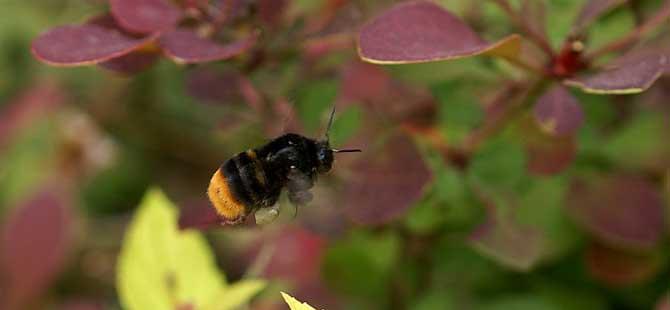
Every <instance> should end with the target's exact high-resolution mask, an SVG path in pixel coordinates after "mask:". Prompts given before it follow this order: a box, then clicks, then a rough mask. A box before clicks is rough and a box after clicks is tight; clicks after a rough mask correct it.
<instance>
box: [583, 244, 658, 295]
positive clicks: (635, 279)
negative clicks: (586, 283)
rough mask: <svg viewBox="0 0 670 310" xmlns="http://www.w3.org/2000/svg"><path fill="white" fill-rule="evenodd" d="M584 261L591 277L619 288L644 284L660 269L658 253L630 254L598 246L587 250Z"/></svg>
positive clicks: (592, 246) (594, 245)
mask: <svg viewBox="0 0 670 310" xmlns="http://www.w3.org/2000/svg"><path fill="white" fill-rule="evenodd" d="M584 259H585V260H586V266H587V268H588V271H589V273H590V274H591V276H592V277H594V278H596V279H598V280H600V281H602V282H603V283H606V284H609V285H612V286H619V287H620V286H631V285H635V284H640V283H644V282H646V281H648V280H650V279H651V278H653V277H654V276H655V275H656V274H658V272H659V271H660V268H661V267H662V258H661V257H660V255H658V253H655V252H652V253H630V252H625V251H621V250H616V249H612V248H608V247H605V246H602V245H598V244H592V245H590V246H589V247H588V248H587V250H586V256H585V258H584Z"/></svg>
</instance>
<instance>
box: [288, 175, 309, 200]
mask: <svg viewBox="0 0 670 310" xmlns="http://www.w3.org/2000/svg"><path fill="white" fill-rule="evenodd" d="M313 186H314V178H313V177H312V176H309V175H306V174H304V173H302V172H300V171H299V170H297V169H292V170H291V171H290V172H289V174H288V182H287V183H286V188H287V189H288V199H289V201H291V203H292V204H294V205H296V206H302V205H305V204H307V203H309V202H310V201H312V198H314V195H312V193H311V192H310V191H309V189H311V188H312V187H313Z"/></svg>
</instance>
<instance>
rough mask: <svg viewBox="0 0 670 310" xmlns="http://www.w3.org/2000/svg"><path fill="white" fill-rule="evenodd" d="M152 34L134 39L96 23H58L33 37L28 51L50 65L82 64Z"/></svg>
mask: <svg viewBox="0 0 670 310" xmlns="http://www.w3.org/2000/svg"><path fill="white" fill-rule="evenodd" d="M155 38H156V36H149V37H145V38H140V39H136V38H132V37H129V36H126V35H123V34H121V33H119V32H118V31H114V30H111V29H109V28H105V27H101V26H98V25H81V26H61V27H57V28H54V29H52V30H50V31H48V32H46V33H44V34H42V35H40V36H39V37H38V38H37V39H35V40H34V41H33V44H32V52H33V54H34V55H35V57H36V58H37V59H38V60H40V61H42V62H45V63H47V64H51V65H54V66H82V65H90V64H96V63H99V62H103V61H107V60H110V59H112V58H116V57H120V56H123V55H126V54H128V53H130V52H132V51H133V50H136V49H138V48H140V47H142V46H144V45H146V44H148V43H149V42H151V41H152V40H154V39H155Z"/></svg>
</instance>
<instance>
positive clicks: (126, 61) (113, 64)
mask: <svg viewBox="0 0 670 310" xmlns="http://www.w3.org/2000/svg"><path fill="white" fill-rule="evenodd" d="M159 57H160V54H159V53H158V52H155V51H135V52H132V53H130V54H126V55H123V56H121V57H117V58H114V59H111V60H108V61H105V62H102V63H100V64H99V66H101V67H103V68H105V69H107V70H111V71H114V72H117V73H122V74H135V73H139V72H142V71H144V70H146V69H148V68H149V67H151V65H153V64H154V63H156V61H158V59H159Z"/></svg>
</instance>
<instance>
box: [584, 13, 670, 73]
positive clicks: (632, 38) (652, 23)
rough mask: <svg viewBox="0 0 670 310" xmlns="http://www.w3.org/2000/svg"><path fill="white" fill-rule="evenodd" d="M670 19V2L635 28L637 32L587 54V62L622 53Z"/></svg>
mask: <svg viewBox="0 0 670 310" xmlns="http://www.w3.org/2000/svg"><path fill="white" fill-rule="evenodd" d="M669 17H670V0H667V1H665V3H664V4H663V7H662V8H661V9H660V10H659V12H658V13H656V15H654V16H653V17H651V18H650V19H649V20H647V21H646V22H645V23H644V24H642V25H640V26H639V27H637V28H635V30H633V31H631V32H629V33H628V34H627V35H625V36H624V37H622V38H619V39H617V40H615V41H613V42H610V43H609V44H605V45H604V46H602V47H600V48H598V49H596V50H594V51H592V52H590V53H587V54H586V55H585V56H584V59H586V61H587V62H592V61H593V60H594V59H597V58H599V57H600V56H603V55H606V54H609V53H614V52H618V51H621V50H623V49H625V48H627V47H629V46H631V45H632V44H634V43H637V42H638V41H639V40H640V39H642V37H644V35H646V34H647V33H648V32H650V31H652V30H654V29H656V28H657V27H658V26H660V25H661V24H663V23H664V22H665V21H666V20H667V19H668V18H669Z"/></svg>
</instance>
